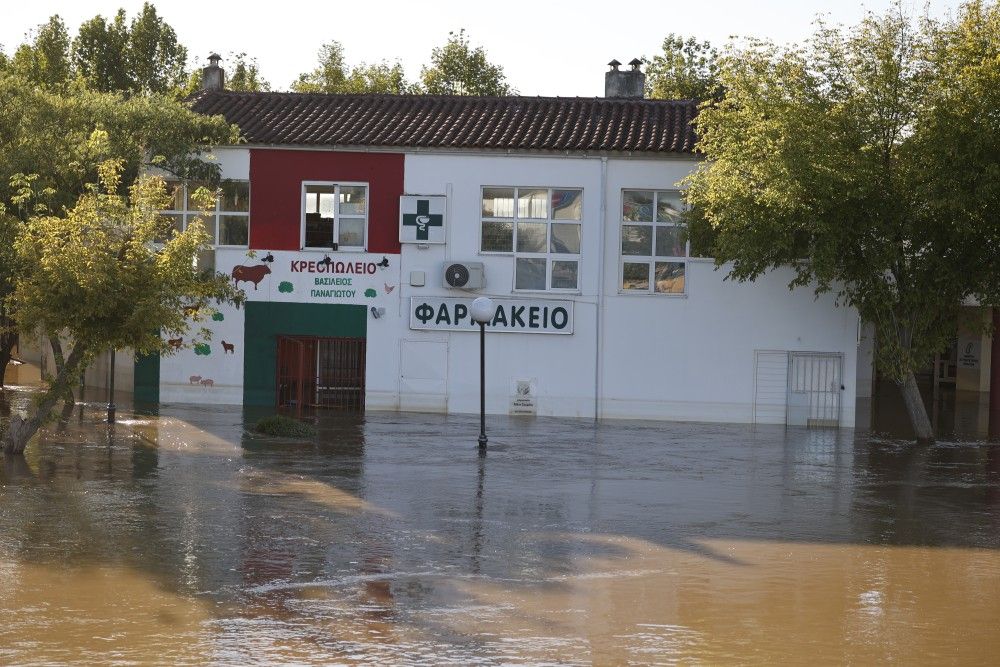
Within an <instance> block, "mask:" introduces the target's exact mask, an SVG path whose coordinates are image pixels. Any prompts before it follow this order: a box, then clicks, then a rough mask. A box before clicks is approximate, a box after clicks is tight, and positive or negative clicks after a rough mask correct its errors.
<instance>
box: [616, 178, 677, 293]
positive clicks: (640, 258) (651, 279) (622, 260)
mask: <svg viewBox="0 0 1000 667" xmlns="http://www.w3.org/2000/svg"><path fill="white" fill-rule="evenodd" d="M626 192H651V193H652V194H653V219H652V220H651V221H641V220H635V221H633V220H626V219H625V193H626ZM660 193H667V194H669V195H671V196H673V197H677V198H679V197H680V190H678V189H676V188H649V187H645V188H643V187H628V188H622V189H621V191H620V192H619V198H618V238H617V242H618V294H620V295H623V296H658V297H673V298H683V297H687V295H688V291H689V290H688V288H689V283H688V280H689V273H688V265H689V264H690V259H691V239H690V238H688V239H685V241H684V256H683V257H682V256H677V255H657V254H656V229H657V227H673V228H678V229H686V228H687V224H686V223H683V222H660V221H657V219H656V209H657V200H658V198H659V195H660ZM682 206H683V208H682V209H681V210H682V211H686V210H687V207H686V206H684V205H683V201H682ZM626 226H629V227H649V228H650V229H651V239H650V242H651V244H652V247H651V248H650V251H651V254H649V255H626V254H625V252H624V250H623V249H622V234H623V232H624V229H623V228H624V227H626ZM657 262H660V263H664V262H673V263H677V264H683V265H684V291H682V292H657V291H656V264H657ZM626 263H629V264H641V263H644V264H647V265H648V267H649V268H648V271H649V272H648V274H647V275H648V283H649V287H647V288H646V289H644V290H641V289H625V287H624V284H625V264H626Z"/></svg>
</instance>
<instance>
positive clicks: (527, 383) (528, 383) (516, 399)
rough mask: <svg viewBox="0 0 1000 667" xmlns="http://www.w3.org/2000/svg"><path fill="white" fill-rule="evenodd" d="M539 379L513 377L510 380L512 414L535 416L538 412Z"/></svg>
mask: <svg viewBox="0 0 1000 667" xmlns="http://www.w3.org/2000/svg"><path fill="white" fill-rule="evenodd" d="M537 394H538V381H537V380H536V379H535V378H530V379H512V380H511V381H510V414H512V415H527V416H532V417H533V416H535V414H537V413H538V403H537Z"/></svg>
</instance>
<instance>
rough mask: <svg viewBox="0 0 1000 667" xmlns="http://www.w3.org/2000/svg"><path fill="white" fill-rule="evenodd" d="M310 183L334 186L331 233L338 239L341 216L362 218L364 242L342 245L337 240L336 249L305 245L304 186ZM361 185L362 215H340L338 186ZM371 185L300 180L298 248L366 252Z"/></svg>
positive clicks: (355, 182)
mask: <svg viewBox="0 0 1000 667" xmlns="http://www.w3.org/2000/svg"><path fill="white" fill-rule="evenodd" d="M310 185H322V186H333V187H334V207H333V235H334V237H335V238H337V239H338V240H339V239H340V219H341V217H344V218H350V219H352V220H357V219H363V220H364V222H365V224H364V237H365V238H364V242H363V243H362V244H361V246H348V247H346V248H345V247H344V246H342V245H340V243H339V242H338V244H337V249H336V250H334V249H333V246H329V247H326V248H307V247H306V188H307V187H308V186H310ZM342 186H343V187H352V188H357V187H363V188H364V189H365V214H364V217H363V218H362V216H360V215H341V213H340V201H339V199H340V188H341V187H342ZM371 191H372V189H371V186H370V185H369V184H368V183H366V182H363V181H302V185H301V189H300V192H299V248H300V249H301V250H302V251H303V252H367V251H368V211H369V208H370V206H371Z"/></svg>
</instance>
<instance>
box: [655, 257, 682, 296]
mask: <svg viewBox="0 0 1000 667" xmlns="http://www.w3.org/2000/svg"><path fill="white" fill-rule="evenodd" d="M655 272H656V291H657V292H665V293H668V294H683V293H684V262H657V263H656V269H655Z"/></svg>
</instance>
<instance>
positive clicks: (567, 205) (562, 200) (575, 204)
mask: <svg viewBox="0 0 1000 667" xmlns="http://www.w3.org/2000/svg"><path fill="white" fill-rule="evenodd" d="M582 218H583V190H553V191H552V219H553V220H581V219H582Z"/></svg>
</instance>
